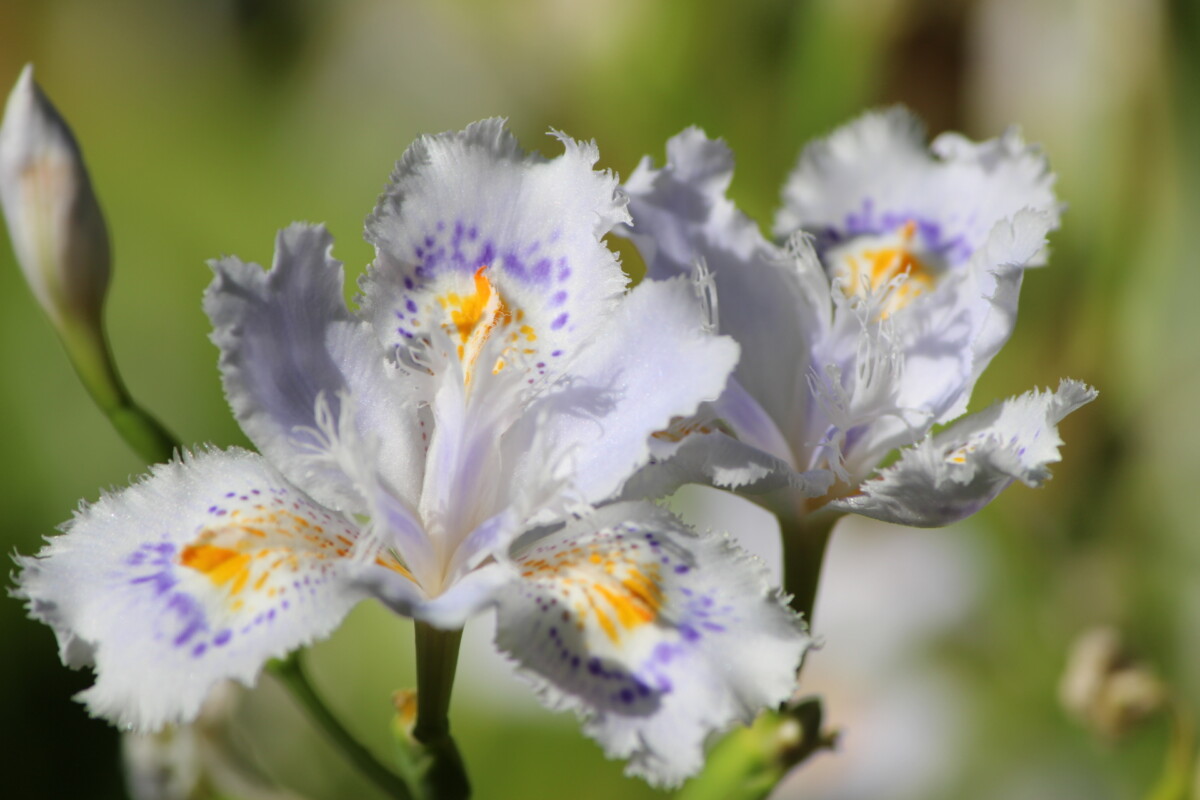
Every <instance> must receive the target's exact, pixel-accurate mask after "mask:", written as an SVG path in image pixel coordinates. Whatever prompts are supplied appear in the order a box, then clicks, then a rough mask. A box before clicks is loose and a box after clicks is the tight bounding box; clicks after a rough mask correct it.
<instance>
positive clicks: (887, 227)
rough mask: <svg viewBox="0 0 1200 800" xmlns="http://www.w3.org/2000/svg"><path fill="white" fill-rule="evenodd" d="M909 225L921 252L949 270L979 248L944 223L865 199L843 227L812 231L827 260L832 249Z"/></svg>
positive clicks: (960, 232) (828, 226)
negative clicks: (913, 226) (914, 229)
mask: <svg viewBox="0 0 1200 800" xmlns="http://www.w3.org/2000/svg"><path fill="white" fill-rule="evenodd" d="M909 222H912V223H915V224H916V226H917V235H918V236H919V237H920V242H921V246H922V247H921V249H924V250H926V251H928V252H932V253H936V254H937V255H938V256H940V257H941V258H942V259H943V260H944V261H945V263H946V264H947V265H948V266H951V267H957V266H960V265H962V264H965V263H966V262H967V261H969V260H970V258H971V254H972V253H974V252H975V248H976V247H977V246H978V243H977V242H971V241H970V240H969V239H968V238H967V235H966V233H965V232H964V231H962V230H957V231H956V230H953V229H952V226H950V225H948V224H946V222H945V221H943V220H937V219H931V218H929V217H928V216H925V215H923V214H920V213H917V212H914V211H897V210H893V209H886V210H879V209H876V207H875V201H874V200H873V199H872V198H870V197H867V198H864V199H863V202H862V207H861V208H860V210H858V211H851V212H850V213H848V214H847V215H846V217H845V219H844V220H843V221H842V224H841V225H840V226H834V225H826V226H822V227H819V228H816V229H814V230H811V231H810V233H812V234H813V235H814V236H815V237H816V241H815V242H814V245H815V246H816V248H817V252H818V253H819V254H821V255H822V256H824V254H825V252H826V251H827V250H829V249H830V248H831V247H836V246H837V245H839V244H843V243H845V242H848V241H850V240H851V239H854V238H855V237H858V236H878V235H882V234H888V233H892V232H894V231H896V230H897V229H898V228H900V227H902V226H903V225H906V224H908V223H909Z"/></svg>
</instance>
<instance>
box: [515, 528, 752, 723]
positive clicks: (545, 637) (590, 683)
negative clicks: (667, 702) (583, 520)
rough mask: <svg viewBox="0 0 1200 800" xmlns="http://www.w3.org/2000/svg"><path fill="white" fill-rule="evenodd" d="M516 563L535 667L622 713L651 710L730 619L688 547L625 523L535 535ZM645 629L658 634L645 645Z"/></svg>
mask: <svg viewBox="0 0 1200 800" xmlns="http://www.w3.org/2000/svg"><path fill="white" fill-rule="evenodd" d="M517 565H518V567H519V568H521V569H522V570H523V575H524V576H525V577H526V578H528V580H526V581H523V582H522V583H523V584H524V586H522V587H521V590H520V592H521V595H522V596H523V597H524V598H525V601H526V602H527V603H529V604H530V606H532V608H534V609H536V613H535V614H533V615H532V616H529V617H527V618H526V620H525V623H524V624H525V626H526V627H525V629H524V631H523V633H522V635H523V636H524V637H526V638H527V639H529V640H530V641H531V642H532V647H533V649H534V650H535V651H536V653H537V661H538V671H539V672H541V673H542V674H544V675H545V676H546V677H547V678H548V679H549V680H550V681H551V682H552V683H554V684H555V685H557V686H558V687H559V688H560V689H561V690H563V691H566V692H568V693H570V694H572V695H579V696H584V697H587V698H588V699H589V702H590V703H592V704H594V705H595V706H596V707H597V708H602V709H607V710H610V711H614V712H617V713H620V714H622V715H633V716H637V715H641V714H647V713H650V712H652V711H653V710H654V709H655V708H656V707H657V706H658V704H659V703H660V702H661V701H662V699H663V697H664V696H665V695H668V694H670V693H671V692H672V691H674V687H675V683H676V680H677V678H676V677H675V676H674V674H673V673H674V671H675V670H678V669H681V668H683V669H686V668H687V660H688V659H690V658H694V657H695V654H696V649H697V648H703V647H706V646H709V643H707V641H706V640H707V639H708V638H709V637H713V636H718V635H721V634H724V633H726V632H727V631H728V630H729V629H730V626H731V625H734V624H735V623H736V621H737V619H738V612H737V609H736V608H735V607H734V606H733V605H732V604H730V603H728V602H725V601H724V600H722V599H721V595H720V592H719V590H714V589H713V588H712V587H711V585H710V584H711V576H706V574H705V572H704V571H703V570H700V569H698V568H697V567H698V565H697V564H696V562H695V558H694V556H693V554H692V553H690V552H689V551H688V550H687V549H685V548H684V547H683V546H681V544H680V543H679V542H678V541H676V540H675V538H674V537H667V536H664V535H663V534H662V533H657V532H655V531H652V530H644V529H641V528H640V527H639V526H636V525H633V524H622V525H618V526H614V527H612V528H609V529H605V530H599V531H594V532H591V533H588V534H585V535H582V536H575V537H569V538H565V537H564V538H552V540H550V541H543V542H540V543H538V544H536V545H534V546H532V547H531V548H530V549H529V550H528V551H527V552H526V553H524V554H523V555H522V556H520V557H519V558H518V559H517ZM647 584H649V585H647ZM631 609H636V613H635V611H631ZM639 613H640V614H642V616H639V615H638V614H639ZM667 620H669V622H666V621H667ZM664 623H665V624H666V625H668V626H669V627H668V629H666V630H664V629H663V628H662V625H663V624H664ZM643 626H646V629H647V630H648V629H650V628H654V629H655V631H656V633H655V637H654V638H655V640H656V643H655V644H654V645H653V647H651V648H650V649H649V650H648V651H647V650H646V649H645V640H643V639H642V638H641V637H640V635H639V634H640V632H641V630H642V628H643Z"/></svg>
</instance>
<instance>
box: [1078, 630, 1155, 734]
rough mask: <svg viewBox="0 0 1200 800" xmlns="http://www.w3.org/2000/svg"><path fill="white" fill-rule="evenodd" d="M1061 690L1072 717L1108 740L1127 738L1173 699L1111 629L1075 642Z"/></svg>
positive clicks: (1095, 631)
mask: <svg viewBox="0 0 1200 800" xmlns="http://www.w3.org/2000/svg"><path fill="white" fill-rule="evenodd" d="M1058 690H1059V691H1058V694H1059V700H1060V702H1061V703H1062V704H1063V707H1064V708H1066V710H1067V711H1068V712H1070V713H1071V715H1072V716H1074V717H1076V718H1077V719H1078V720H1080V721H1081V722H1083V723H1084V724H1085V725H1087V726H1088V727H1090V728H1091V729H1092V730H1094V731H1095V732H1096V733H1099V734H1100V735H1102V736H1104V737H1106V738H1108V739H1116V738H1118V737H1120V736H1122V735H1123V734H1125V733H1128V732H1129V731H1130V730H1132V729H1133V728H1134V727H1136V726H1137V725H1138V724H1139V723H1141V722H1142V721H1143V720H1145V719H1146V718H1147V717H1149V716H1151V715H1152V714H1154V713H1155V712H1157V711H1159V710H1160V709H1162V708H1163V706H1164V705H1165V704H1166V702H1167V699H1168V698H1167V688H1166V686H1165V685H1164V684H1163V682H1162V680H1160V679H1159V677H1158V676H1157V675H1156V674H1155V673H1154V671H1153V670H1152V669H1151V668H1150V667H1149V666H1147V665H1146V664H1143V663H1139V662H1137V661H1135V660H1133V658H1132V657H1131V655H1130V654H1129V652H1128V651H1127V649H1126V648H1125V645H1124V643H1123V642H1122V641H1121V637H1120V634H1119V633H1117V631H1116V630H1114V629H1112V628H1094V629H1092V630H1089V631H1085V632H1084V633H1083V634H1081V635H1080V636H1079V638H1078V639H1076V640H1075V643H1074V644H1073V645H1072V647H1071V652H1070V655H1069V657H1068V660H1067V667H1066V670H1065V671H1064V672H1063V677H1062V681H1061V682H1060V683H1059V687H1058Z"/></svg>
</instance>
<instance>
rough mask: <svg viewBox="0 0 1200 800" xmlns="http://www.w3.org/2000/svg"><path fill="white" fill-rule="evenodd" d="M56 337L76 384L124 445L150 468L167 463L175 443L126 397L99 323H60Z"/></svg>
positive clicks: (173, 451) (131, 398) (122, 383)
mask: <svg viewBox="0 0 1200 800" xmlns="http://www.w3.org/2000/svg"><path fill="white" fill-rule="evenodd" d="M59 336H60V337H61V339H62V342H63V346H64V347H65V348H66V351H67V356H68V357H69V358H70V360H71V366H73V367H74V368H75V373H76V374H77V375H78V376H79V380H80V382H82V383H83V385H84V388H86V389H87V390H88V393H89V394H90V395H91V396H92V399H93V400H94V401H95V403H96V405H97V406H99V407H100V410H101V411H103V412H104V414H105V416H107V417H108V420H109V422H111V423H112V426H113V427H114V428H115V429H116V431H117V433H118V434H119V435H120V436H121V438H122V439H124V440H125V443H126V444H128V445H129V446H130V447H131V448H133V451H134V452H135V453H137V454H138V455H139V456H141V457H142V459H143V460H145V461H147V462H149V463H151V464H157V463H162V462H165V461H170V460H171V458H172V456H173V455H174V453H175V451H176V450H177V449H179V440H178V439H176V438H175V437H174V436H173V435H172V434H171V433H170V431H168V430H167V429H166V428H165V427H163V425H162V424H161V423H160V422H159V421H158V420H156V419H155V418H154V417H152V416H151V415H150V414H149V413H148V412H147V411H145V410H144V409H143V408H142V407H141V406H139V405H138V404H137V403H136V402H134V400H133V397H132V396H130V394H129V390H127V389H126V388H125V382H124V381H122V380H121V374H120V372H118V371H117V364H116V361H115V360H114V359H113V357H112V350H111V348H110V347H109V344H108V337H107V336H106V335H105V332H104V325H103V324H102V323H101V322H100V320H99V319H94V320H80V321H75V322H70V323H67V322H64V323H63V324H62V326H61V327H60V328H59Z"/></svg>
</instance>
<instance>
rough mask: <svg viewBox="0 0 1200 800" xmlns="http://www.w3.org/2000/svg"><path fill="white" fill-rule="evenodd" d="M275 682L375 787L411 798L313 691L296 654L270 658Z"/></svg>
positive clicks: (403, 798) (399, 799)
mask: <svg viewBox="0 0 1200 800" xmlns="http://www.w3.org/2000/svg"><path fill="white" fill-rule="evenodd" d="M268 669H269V670H270V671H271V674H273V675H274V676H275V677H276V678H278V679H279V682H280V683H282V684H283V685H284V687H286V688H287V690H288V691H289V692H291V694H292V697H293V698H294V699H295V700H296V701H297V702H298V703H299V704H300V705H302V706H304V709H305V710H306V711H307V712H308V714H309V716H310V717H311V718H312V720H313V722H314V723H316V725H317V727H318V728H320V729H321V730H322V731H324V733H325V735H326V736H327V737H328V738H329V741H330V742H332V743H333V744H334V745H335V746H336V747H337V748H338V750H340V751H341V752H342V755H344V756H345V757H346V759H347V760H349V761H350V762H351V763H353V764H354V766H356V767H358V769H359V770H361V771H362V773H363V774H364V775H366V776H367V777H368V778H370V779H371V781H372V782H373V783H374V784H375V785H376V786H378V787H379V788H380V789H381V790H382V791H383V792H385V793H386V794H387V796H388V797H392V798H396V800H413V798H414V794H413V792H412V791H411V790H410V789H409V787H408V786H407V785H406V784H405V783H404V781H403V780H401V779H400V777H399V776H397V775H396V774H395V773H394V772H392V771H391V770H390V769H388V768H387V767H385V766H384V765H383V764H382V763H380V762H379V760H378V759H376V758H375V756H374V755H372V754H371V752H370V751H369V750H367V748H365V747H363V746H362V744H360V743H359V741H358V740H357V739H355V738H354V735H353V734H351V733H350V731H348V730H346V728H345V726H343V725H342V723H341V722H340V721H339V720H338V718H337V717H335V716H334V715H333V712H332V711H330V710H329V707H328V706H327V705H325V702H324V701H323V700H322V699H321V696H320V695H318V694H317V691H316V689H314V688H313V685H312V683H310V682H309V680H308V675H307V674H306V673H305V672H304V667H303V665H302V664H301V663H300V655H299V653H293V654H292V655H291V656H289V657H288V658H286V659H283V660H280V661H272V662H271V663H270V665H269V666H268Z"/></svg>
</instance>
